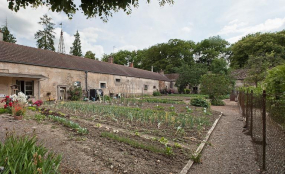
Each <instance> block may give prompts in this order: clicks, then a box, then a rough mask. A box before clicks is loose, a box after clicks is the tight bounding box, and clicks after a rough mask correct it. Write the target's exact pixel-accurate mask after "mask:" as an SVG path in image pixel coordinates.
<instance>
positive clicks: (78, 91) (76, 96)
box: [67, 87, 82, 101]
mask: <svg viewBox="0 0 285 174" xmlns="http://www.w3.org/2000/svg"><path fill="white" fill-rule="evenodd" d="M67 93H68V94H69V97H68V98H69V99H70V100H72V101H78V100H81V98H82V88H81V87H71V88H70V89H69V90H68V91H67Z"/></svg>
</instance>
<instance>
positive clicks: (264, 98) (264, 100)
mask: <svg viewBox="0 0 285 174" xmlns="http://www.w3.org/2000/svg"><path fill="white" fill-rule="evenodd" d="M262 96H263V97H262V98H263V112H262V121H263V143H262V146H263V165H262V168H263V170H266V164H265V162H266V91H265V90H263V95H262Z"/></svg>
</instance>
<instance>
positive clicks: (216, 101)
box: [211, 99, 225, 106]
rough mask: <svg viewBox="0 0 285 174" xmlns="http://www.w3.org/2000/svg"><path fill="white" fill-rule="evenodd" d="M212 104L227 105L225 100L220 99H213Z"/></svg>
mask: <svg viewBox="0 0 285 174" xmlns="http://www.w3.org/2000/svg"><path fill="white" fill-rule="evenodd" d="M211 105H213V106H225V102H223V101H222V100H220V99H217V100H211Z"/></svg>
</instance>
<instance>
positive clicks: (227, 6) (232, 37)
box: [0, 0, 285, 58]
mask: <svg viewBox="0 0 285 174" xmlns="http://www.w3.org/2000/svg"><path fill="white" fill-rule="evenodd" d="M44 14H47V15H48V16H50V17H52V19H53V22H54V23H55V24H56V25H55V32H56V39H55V48H56V51H57V48H58V42H59V37H60V26H59V24H60V23H61V22H62V23H63V31H64V43H65V51H66V53H69V50H70V47H71V45H72V42H73V41H74V36H73V35H74V34H75V32H76V30H78V31H79V33H80V37H81V43H82V52H83V54H85V52H86V51H88V50H91V51H92V52H95V54H96V57H99V58H101V57H102V55H103V54H104V53H107V54H109V53H111V52H113V49H114V51H115V52H117V51H118V50H122V49H126V50H130V51H131V50H137V49H144V48H148V47H150V46H152V45H155V44H157V43H162V42H167V41H168V40H169V39H176V38H177V39H183V40H193V41H194V42H199V41H201V40H203V39H206V38H208V37H210V36H216V35H220V36H221V37H222V38H224V39H226V40H228V41H229V42H230V43H234V42H236V41H238V40H239V39H241V38H242V37H243V36H245V35H247V34H249V33H255V32H274V31H280V30H283V29H285V1H284V0H175V3H174V5H168V4H167V5H165V6H164V7H160V6H159V5H158V0H152V1H151V3H150V4H147V3H146V0H140V5H139V7H138V8H137V9H134V10H133V12H132V14H131V15H126V14H125V13H124V12H118V13H115V14H114V15H113V17H112V18H109V21H108V22H107V23H104V22H103V21H102V20H100V19H86V17H85V16H84V15H83V14H82V13H81V12H77V13H76V14H75V15H74V17H73V19H72V20H69V19H68V18H67V16H66V15H65V14H64V13H53V12H51V11H49V10H48V8H47V7H40V8H37V9H32V8H26V9H21V10H20V11H18V12H17V13H15V12H12V11H10V10H9V9H8V2H7V0H0V26H3V25H4V24H5V21H6V18H7V19H8V27H9V29H10V31H11V32H12V34H13V35H14V36H15V37H16V38H17V44H20V45H26V46H31V47H36V40H35V39H34V34H35V33H36V32H37V31H38V30H40V29H42V26H41V25H39V24H38V22H39V20H40V17H42V16H43V15H44Z"/></svg>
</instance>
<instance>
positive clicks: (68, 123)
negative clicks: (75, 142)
mask: <svg viewBox="0 0 285 174" xmlns="http://www.w3.org/2000/svg"><path fill="white" fill-rule="evenodd" d="M48 118H50V119H52V120H53V121H55V122H59V123H61V124H63V125H64V126H66V127H70V128H72V129H74V130H76V132H77V133H79V134H88V129H86V128H82V127H81V126H79V124H77V123H74V122H73V121H70V120H67V119H66V118H62V117H58V116H53V115H49V116H48Z"/></svg>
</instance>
